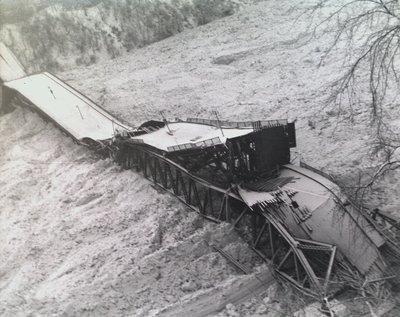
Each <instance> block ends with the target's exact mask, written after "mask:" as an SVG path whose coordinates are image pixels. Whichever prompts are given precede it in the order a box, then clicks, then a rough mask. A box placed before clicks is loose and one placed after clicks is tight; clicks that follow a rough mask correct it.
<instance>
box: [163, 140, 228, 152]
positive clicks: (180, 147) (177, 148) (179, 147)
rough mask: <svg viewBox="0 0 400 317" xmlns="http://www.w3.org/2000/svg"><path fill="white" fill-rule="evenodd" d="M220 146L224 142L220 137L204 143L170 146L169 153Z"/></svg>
mask: <svg viewBox="0 0 400 317" xmlns="http://www.w3.org/2000/svg"><path fill="white" fill-rule="evenodd" d="M218 144H222V141H221V139H220V138H219V137H216V138H212V139H207V140H204V141H199V142H196V143H184V144H178V145H173V146H168V147H167V151H168V152H175V151H184V150H190V149H197V148H204V147H208V146H213V145H218Z"/></svg>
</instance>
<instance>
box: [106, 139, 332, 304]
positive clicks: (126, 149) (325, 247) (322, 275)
mask: <svg viewBox="0 0 400 317" xmlns="http://www.w3.org/2000/svg"><path fill="white" fill-rule="evenodd" d="M114 159H115V161H116V162H117V163H118V164H119V165H120V166H122V167H123V168H125V169H134V170H136V172H141V173H142V174H143V175H144V177H145V178H147V179H149V180H150V181H152V182H153V183H154V184H155V185H157V186H159V187H162V188H163V189H164V190H166V191H168V192H169V193H171V194H173V195H174V196H176V197H177V198H178V199H179V200H180V201H182V202H183V203H184V204H186V205H187V206H189V207H190V208H191V209H193V210H195V211H196V212H198V213H199V214H200V215H201V216H203V217H204V218H207V219H209V220H212V221H214V222H221V221H226V222H230V223H232V225H233V226H234V227H235V229H236V230H237V231H238V232H239V233H240V234H241V236H242V237H243V238H244V239H245V240H246V241H247V242H248V243H249V244H250V246H251V247H252V249H253V250H254V251H255V252H256V253H257V254H258V255H259V256H260V257H261V258H262V259H263V260H264V261H266V262H267V263H268V264H270V265H272V267H273V268H274V270H275V272H276V275H277V276H278V277H280V278H281V279H283V280H285V281H287V282H289V283H291V284H292V285H294V286H295V287H296V288H297V289H298V290H300V291H302V292H304V293H306V294H307V295H311V296H313V297H316V298H318V299H320V300H322V299H323V298H325V297H326V296H328V293H329V292H330V290H329V285H330V281H331V275H332V269H333V264H334V259H335V255H336V247H335V246H332V245H329V244H325V243H319V242H315V241H311V240H302V239H296V238H294V237H293V236H292V235H291V234H290V233H289V232H288V230H287V229H286V228H285V225H284V224H283V223H282V222H281V221H280V220H279V219H277V218H276V217H275V216H273V212H269V211H268V210H266V209H261V208H260V207H256V208H254V207H253V208H251V207H249V206H248V205H246V203H245V202H244V201H243V200H242V199H241V197H240V196H239V195H237V194H236V193H235V192H234V191H233V190H232V189H231V188H228V189H223V188H220V187H217V186H215V185H213V184H211V183H209V182H207V181H205V180H204V179H201V178H199V177H197V176H195V175H193V174H191V173H190V172H189V171H188V170H186V169H185V168H183V167H181V166H180V165H178V164H177V163H175V162H173V161H171V160H170V159H168V158H166V157H164V156H163V155H161V154H158V153H154V152H152V151H151V150H149V149H148V148H146V146H143V145H140V144H132V143H128V142H127V141H121V142H119V144H118V151H117V152H116V153H115V155H114Z"/></svg>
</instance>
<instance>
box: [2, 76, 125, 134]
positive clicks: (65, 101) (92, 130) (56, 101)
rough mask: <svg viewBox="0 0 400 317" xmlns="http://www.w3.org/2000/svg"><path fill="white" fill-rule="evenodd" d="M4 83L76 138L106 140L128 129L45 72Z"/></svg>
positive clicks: (87, 99)
mask: <svg viewBox="0 0 400 317" xmlns="http://www.w3.org/2000/svg"><path fill="white" fill-rule="evenodd" d="M4 86H6V87H8V88H11V89H13V90H15V91H17V92H18V93H20V94H21V95H22V96H24V97H25V98H26V99H28V100H29V101H30V102H31V103H32V104H33V106H34V107H36V108H38V109H39V110H40V111H41V112H43V113H45V114H46V115H47V116H48V117H50V118H51V119H52V120H54V121H55V122H56V123H57V124H58V125H60V126H61V127H63V128H64V129H65V130H66V131H67V132H68V133H70V134H71V135H72V136H73V137H74V138H76V139H77V140H82V139H84V138H91V139H93V140H106V139H110V138H112V137H113V136H114V135H115V134H116V133H117V132H122V131H123V130H125V131H130V130H132V129H131V128H130V127H129V126H127V125H125V124H123V123H122V122H120V121H118V120H117V119H116V118H115V117H113V116H112V115H111V114H109V113H108V112H106V111H105V110H104V109H102V108H101V107H100V106H98V105H96V104H95V103H94V102H93V101H91V100H90V99H89V98H87V97H85V96H84V95H82V94H81V93H79V92H78V91H76V90H75V89H73V88H72V87H70V86H68V85H67V84H65V83H64V82H62V81H61V80H59V79H58V78H57V77H55V76H53V75H51V74H49V73H41V74H36V75H31V76H27V77H24V78H21V79H17V80H13V81H10V82H7V83H5V84H4Z"/></svg>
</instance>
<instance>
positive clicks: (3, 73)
mask: <svg viewBox="0 0 400 317" xmlns="http://www.w3.org/2000/svg"><path fill="white" fill-rule="evenodd" d="M24 76H26V74H25V71H24V69H23V67H22V65H21V64H20V63H19V62H18V59H17V58H16V57H15V55H14V54H13V52H11V50H10V49H9V48H8V47H7V46H5V45H4V43H2V42H0V81H3V82H6V81H10V80H14V79H18V78H21V77H24Z"/></svg>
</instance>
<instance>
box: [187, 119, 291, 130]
mask: <svg viewBox="0 0 400 317" xmlns="http://www.w3.org/2000/svg"><path fill="white" fill-rule="evenodd" d="M186 122H189V123H200V124H207V125H212V126H215V127H228V128H236V129H241V128H253V129H255V127H260V128H271V127H276V126H282V125H287V123H288V122H287V120H286V119H282V120H260V121H226V120H211V119H200V118H187V119H186Z"/></svg>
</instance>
